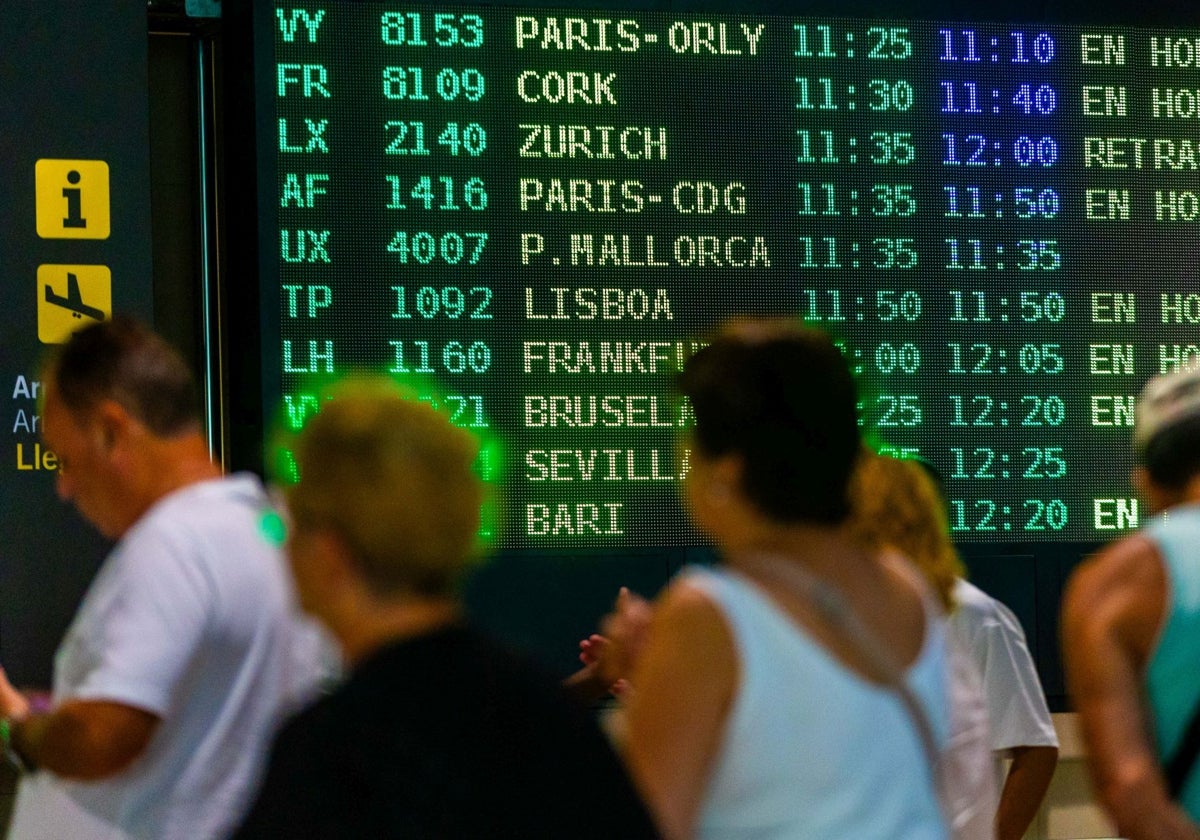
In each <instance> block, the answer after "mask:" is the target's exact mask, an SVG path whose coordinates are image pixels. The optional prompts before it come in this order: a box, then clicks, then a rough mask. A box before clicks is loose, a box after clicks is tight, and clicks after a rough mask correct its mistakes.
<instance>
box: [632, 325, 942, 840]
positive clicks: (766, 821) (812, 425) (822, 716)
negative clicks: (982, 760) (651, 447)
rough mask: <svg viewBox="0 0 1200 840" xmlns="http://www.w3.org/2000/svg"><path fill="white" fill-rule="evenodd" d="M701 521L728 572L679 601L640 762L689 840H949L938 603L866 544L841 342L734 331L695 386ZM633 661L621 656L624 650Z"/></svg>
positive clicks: (660, 660)
mask: <svg viewBox="0 0 1200 840" xmlns="http://www.w3.org/2000/svg"><path fill="white" fill-rule="evenodd" d="M679 382H680V390H681V391H682V392H683V394H684V395H685V396H686V397H687V398H688V399H689V400H690V401H691V404H692V406H693V409H694V411H695V416H696V428H695V431H694V434H693V435H692V437H691V438H690V439H689V440H688V441H687V442H686V445H687V446H688V447H689V448H690V450H691V451H690V455H689V459H690V471H689V473H688V475H687V478H686V486H685V494H686V501H687V505H688V508H689V510H690V511H691V514H692V517H693V519H694V520H695V522H696V524H697V525H698V526H699V528H700V529H701V530H702V531H703V532H705V533H706V534H707V535H708V536H709V537H711V538H712V539H713V541H714V542H715V543H716V545H717V547H718V548H719V549H720V552H721V555H722V558H723V564H722V565H721V566H718V567H715V568H712V569H702V568H689V569H686V570H685V571H684V572H683V573H682V574H680V575H679V576H678V577H677V578H676V579H675V580H674V581H673V582H672V583H671V584H670V585H669V587H668V588H667V590H666V591H665V592H664V593H663V594H662V595H661V596H660V597H659V599H658V602H657V604H656V606H655V609H654V611H653V616H652V617H651V618H650V623H649V627H648V629H647V631H646V633H645V639H644V644H643V646H642V648H641V651H640V653H639V654H638V655H637V657H636V661H635V662H634V663H633V666H632V667H633V671H632V675H631V682H632V685H633V687H632V690H631V691H630V692H629V695H628V697H627V706H626V711H627V726H628V735H627V739H626V743H625V753H626V758H627V761H628V764H629V766H630V768H631V771H632V773H633V776H634V778H635V780H636V781H637V783H638V784H639V786H640V788H641V790H642V791H643V793H644V795H645V796H646V799H647V801H648V802H649V804H650V805H651V807H652V809H653V810H654V812H655V814H656V815H657V817H658V819H659V823H660V826H661V827H662V828H663V830H664V832H665V834H666V836H667V837H669V838H673V839H675V838H692V837H697V838H730V840H735V838H736V840H744V838H748V837H755V838H763V840H768V838H781V839H782V838H787V839H788V840H795V839H796V838H809V837H812V838H831V837H838V838H842V837H853V838H856V840H863V839H864V838H880V840H883V838H888V840H903V839H904V838H914V839H915V838H943V837H946V836H947V829H946V826H945V823H944V820H943V817H942V815H941V813H940V810H939V803H938V800H937V796H936V793H935V773H934V770H933V757H932V755H931V753H935V752H936V751H937V750H939V749H940V747H941V746H942V745H944V744H945V743H946V741H947V738H948V731H949V718H950V715H949V708H948V699H947V697H948V695H947V692H946V679H947V677H946V661H945V639H944V631H943V627H942V622H941V619H940V616H939V612H940V611H939V608H938V605H937V603H936V597H935V596H934V595H933V594H932V593H931V592H929V590H928V587H927V586H926V585H925V583H924V581H923V580H922V579H921V578H920V576H919V575H918V574H916V572H915V571H914V570H913V569H912V568H911V567H910V566H909V564H907V563H906V562H904V561H903V560H901V559H899V558H898V557H896V556H895V555H891V556H888V555H886V554H883V553H880V552H877V551H872V550H867V549H865V548H864V547H863V546H862V545H861V544H860V543H859V542H857V541H855V540H854V539H852V537H851V535H850V533H849V531H848V529H847V527H846V520H847V517H848V515H849V513H850V505H849V499H848V493H847V490H848V484H849V481H850V477H851V474H852V472H853V469H854V466H855V463H856V460H857V458H858V456H859V452H860V449H861V442H860V439H859V431H858V423H857V415H856V408H855V404H856V395H855V387H854V382H853V380H852V378H851V375H850V372H849V371H848V369H847V367H846V364H845V362H844V361H843V359H842V357H841V354H840V353H839V351H838V350H837V348H836V347H835V346H834V344H833V342H832V341H831V340H830V339H829V338H828V337H827V336H825V335H824V334H822V333H819V332H816V331H813V330H808V329H805V328H802V327H800V326H798V325H796V324H794V323H790V322H782V321H780V322H774V321H770V322H764V321H746V322H735V323H731V324H730V325H729V326H727V327H726V328H725V329H724V330H722V331H721V332H720V333H719V334H718V335H717V336H716V337H715V338H714V339H713V341H712V343H711V344H710V345H708V346H707V347H704V348H703V349H701V350H700V351H699V352H698V353H696V354H695V355H694V356H693V357H692V358H691V359H690V360H689V361H688V363H687V365H686V366H685V368H684V370H683V372H682V374H681V376H680V380H679ZM617 643H618V644H619V643H620V642H619V640H618V641H617Z"/></svg>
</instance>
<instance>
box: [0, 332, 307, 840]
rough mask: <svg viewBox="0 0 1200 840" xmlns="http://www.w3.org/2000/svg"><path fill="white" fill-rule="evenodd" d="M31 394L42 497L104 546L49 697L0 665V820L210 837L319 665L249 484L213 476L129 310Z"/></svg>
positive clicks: (188, 405) (83, 836) (55, 358)
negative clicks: (6, 780) (56, 502)
mask: <svg viewBox="0 0 1200 840" xmlns="http://www.w3.org/2000/svg"><path fill="white" fill-rule="evenodd" d="M43 392H44V395H45V399H44V402H43V403H42V406H41V413H42V429H43V439H44V440H45V442H46V443H47V445H48V446H49V447H50V448H51V449H52V450H53V451H54V452H55V454H56V455H57V456H58V463H59V469H58V473H57V476H56V482H57V489H58V494H59V496H60V497H61V498H62V499H63V500H64V501H69V502H71V503H73V504H74V505H75V507H76V508H78V510H79V512H80V513H81V514H82V515H83V516H84V518H85V519H87V520H88V521H89V522H91V524H93V525H94V526H95V527H96V528H97V529H98V530H99V531H100V532H101V533H103V534H104V535H105V536H107V537H109V538H110V539H113V540H116V545H115V547H114V548H113V550H112V552H111V553H110V554H109V555H108V557H107V558H106V559H105V561H104V564H103V566H102V567H101V568H100V571H99V573H98V574H97V575H96V578H95V580H94V581H93V582H92V584H91V587H90V588H89V589H88V592H87V594H86V596H85V597H84V599H83V603H82V604H81V605H80V607H79V611H78V612H77V613H76V615H75V619H74V621H73V622H72V624H71V626H70V628H69V629H68V630H67V634H66V636H65V638H64V639H63V641H62V644H61V645H60V647H59V650H58V655H57V656H56V658H55V669H54V695H53V705H52V707H51V708H50V709H49V711H46V712H37V711H33V710H31V709H30V705H29V703H28V702H27V701H26V700H25V698H24V697H22V696H21V695H20V694H18V693H17V692H16V691H15V690H14V689H13V688H12V686H11V685H10V684H9V683H8V680H7V679H5V678H4V677H3V675H2V673H0V716H2V717H0V741H2V742H3V746H4V747H5V748H6V749H7V750H8V751H9V753H10V755H11V754H15V755H16V756H17V757H18V758H19V759H21V760H23V761H24V763H25V764H26V765H28V767H29V770H30V772H29V773H28V774H27V775H26V776H25V777H24V778H23V779H22V781H21V787H20V791H19V793H18V796H17V802H16V809H15V813H14V815H13V822H12V827H11V829H10V832H9V837H10V838H11V839H12V840H64V839H65V838H71V840H133V838H150V837H153V838H157V839H158V840H216V838H221V837H224V836H225V835H226V834H227V833H228V832H229V831H230V830H231V829H232V827H233V826H234V825H235V824H236V823H237V821H238V819H239V818H240V817H241V815H242V814H243V813H244V811H245V809H246V807H247V806H248V804H249V801H250V797H251V795H252V794H253V792H254V788H255V787H256V785H257V784H258V781H259V779H260V777H261V774H262V770H263V766H264V764H265V762H266V752H267V747H268V744H269V742H270V739H271V737H272V735H273V734H274V732H275V729H276V728H277V726H278V724H279V723H281V720H282V717H283V716H284V715H285V714H287V713H289V712H290V711H292V710H294V708H295V707H296V706H297V705H299V704H300V703H301V702H303V701H305V700H307V699H309V698H310V697H311V696H312V694H313V693H314V689H315V688H316V685H317V681H318V679H319V678H320V675H321V664H322V647H321V644H320V641H321V640H320V637H319V635H318V633H317V630H316V628H315V627H314V626H312V625H311V624H308V623H307V622H302V621H301V620H300V618H299V611H298V607H297V606H296V604H295V598H294V594H293V589H292V585H291V582H290V580H289V577H288V574H287V569H286V566H285V563H284V560H283V557H282V554H281V552H280V547H279V543H280V541H281V540H280V538H279V537H280V536H281V535H275V538H274V539H272V538H271V537H272V535H271V534H270V533H269V529H268V528H265V526H269V525H270V522H271V517H272V516H273V514H272V511H271V508H270V506H269V505H268V504H267V498H266V495H265V493H264V491H263V487H262V485H261V483H260V482H259V481H258V480H257V479H256V478H255V477H253V476H249V475H235V476H229V477H226V476H223V475H222V474H221V469H220V467H219V466H218V465H217V464H215V463H214V462H213V461H212V459H211V457H210V456H209V452H208V446H207V443H206V441H205V438H204V435H203V432H202V427H201V424H200V421H199V418H198V412H197V411H196V408H197V400H196V389H195V384H194V382H193V379H192V377H191V374H190V372H189V370H188V368H187V366H186V365H185V364H184V362H183V360H182V359H181V358H180V357H179V355H178V354H177V353H176V352H175V351H174V350H173V349H172V348H171V347H169V346H168V345H167V343H166V342H165V341H163V340H162V339H161V338H160V337H159V336H157V335H155V334H154V333H153V332H151V331H150V330H149V329H147V328H146V327H144V326H142V325H140V324H138V323H137V322H135V321H133V320H130V319H128V318H122V317H118V318H115V319H113V320H112V321H108V322H103V323H98V324H92V325H89V326H86V327H84V328H83V329H81V330H79V331H78V332H76V333H74V334H73V335H72V336H71V338H70V339H69V340H68V341H67V342H66V344H64V345H62V346H60V347H59V348H57V349H56V352H55V353H54V354H53V355H52V356H51V358H50V362H49V364H48V365H47V366H46V367H45V369H44V371H43ZM277 519H278V517H276V520H277ZM279 530H281V529H279ZM30 559H32V558H30Z"/></svg>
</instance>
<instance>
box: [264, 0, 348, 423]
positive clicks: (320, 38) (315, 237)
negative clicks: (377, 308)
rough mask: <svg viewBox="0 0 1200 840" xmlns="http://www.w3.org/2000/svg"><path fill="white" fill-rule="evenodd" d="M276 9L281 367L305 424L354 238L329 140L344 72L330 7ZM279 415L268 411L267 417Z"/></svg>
mask: <svg viewBox="0 0 1200 840" xmlns="http://www.w3.org/2000/svg"><path fill="white" fill-rule="evenodd" d="M274 11H275V24H276V26H275V55H276V65H275V91H274V92H275V96H276V106H275V107H276V114H277V120H276V125H275V128H276V130H277V132H278V146H277V157H276V171H277V174H278V192H277V194H276V195H277V201H278V203H277V205H276V207H277V208H278V224H279V230H278V235H279V246H278V247H279V250H278V259H279V277H280V281H281V283H280V290H279V293H280V309H281V317H282V323H281V324H280V336H281V340H282V345H281V350H280V352H281V359H280V370H281V373H282V380H281V384H282V388H283V403H284V406H283V407H284V410H285V412H286V414H285V420H286V422H287V423H288V424H289V425H290V426H291V427H292V428H299V427H300V426H301V425H302V424H303V422H304V419H305V417H306V416H307V415H308V414H310V413H312V412H313V411H315V410H316V408H317V404H318V401H317V396H316V393H315V391H314V390H313V389H312V388H311V387H306V386H305V385H304V380H305V379H306V378H307V377H309V376H311V375H314V374H330V373H333V372H334V370H335V363H336V356H337V353H338V348H337V342H336V335H335V328H334V326H333V324H332V322H331V320H330V313H331V312H332V311H333V307H334V304H335V302H337V295H336V293H335V291H334V290H335V287H336V286H337V284H336V282H335V279H334V278H335V277H336V274H335V269H336V265H335V261H334V259H333V255H334V254H337V253H338V251H339V248H340V247H343V246H345V245H346V242H345V240H338V239H337V237H335V236H334V233H333V226H332V225H331V224H330V214H331V198H332V195H331V194H333V193H335V192H336V189H337V187H338V186H339V185H338V183H337V181H336V179H335V178H333V177H332V175H331V173H332V172H333V166H332V165H331V154H330V145H329V139H328V138H329V137H330V135H331V134H332V133H334V131H336V129H331V128H330V126H331V124H332V123H333V122H334V117H333V112H334V108H333V90H334V89H335V85H336V81H335V78H334V77H335V75H336V74H335V72H334V71H333V70H332V69H331V67H330V66H329V64H328V62H327V61H326V42H327V41H329V40H330V38H332V37H335V36H336V35H337V32H336V29H335V28H334V27H332V26H331V24H330V22H329V20H328V19H327V15H326V12H325V10H323V9H300V8H294V7H292V6H290V5H287V6H281V7H279V8H276V9H275V10H274ZM331 30H333V31H331ZM272 408H273V407H272ZM273 419H274V418H272V417H271V416H270V414H269V411H268V417H267V421H268V422H271V420H273Z"/></svg>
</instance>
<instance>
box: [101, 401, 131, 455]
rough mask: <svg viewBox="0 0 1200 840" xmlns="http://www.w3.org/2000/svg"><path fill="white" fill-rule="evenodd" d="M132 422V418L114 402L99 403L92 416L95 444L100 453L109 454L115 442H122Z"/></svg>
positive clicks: (122, 407)
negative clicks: (98, 447)
mask: <svg viewBox="0 0 1200 840" xmlns="http://www.w3.org/2000/svg"><path fill="white" fill-rule="evenodd" d="M132 422H133V418H132V417H130V416H129V412H128V411H126V410H125V407H124V406H123V405H121V404H120V403H119V402H116V401H115V400H104V401H103V402H101V403H100V405H98V406H97V407H96V410H95V413H94V415H93V428H94V431H95V435H96V442H97V444H98V445H99V446H100V448H101V451H103V452H111V451H112V449H113V447H114V446H116V444H117V441H119V440H122V439H123V438H124V437H125V436H126V435H127V434H128V432H129V428H130V425H131V423H132Z"/></svg>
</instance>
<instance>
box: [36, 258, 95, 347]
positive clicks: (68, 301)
mask: <svg viewBox="0 0 1200 840" xmlns="http://www.w3.org/2000/svg"><path fill="white" fill-rule="evenodd" d="M37 288H38V291H37V302H38V303H37V306H38V340H39V341H41V342H42V344H62V343H63V342H64V341H66V340H67V338H68V337H69V336H70V335H71V333H72V332H74V331H75V330H77V329H78V328H79V327H81V326H83V325H84V324H90V323H91V322H93V321H104V320H106V319H108V318H110V317H112V272H111V271H109V270H108V266H106V265H39V266H38V270H37Z"/></svg>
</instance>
